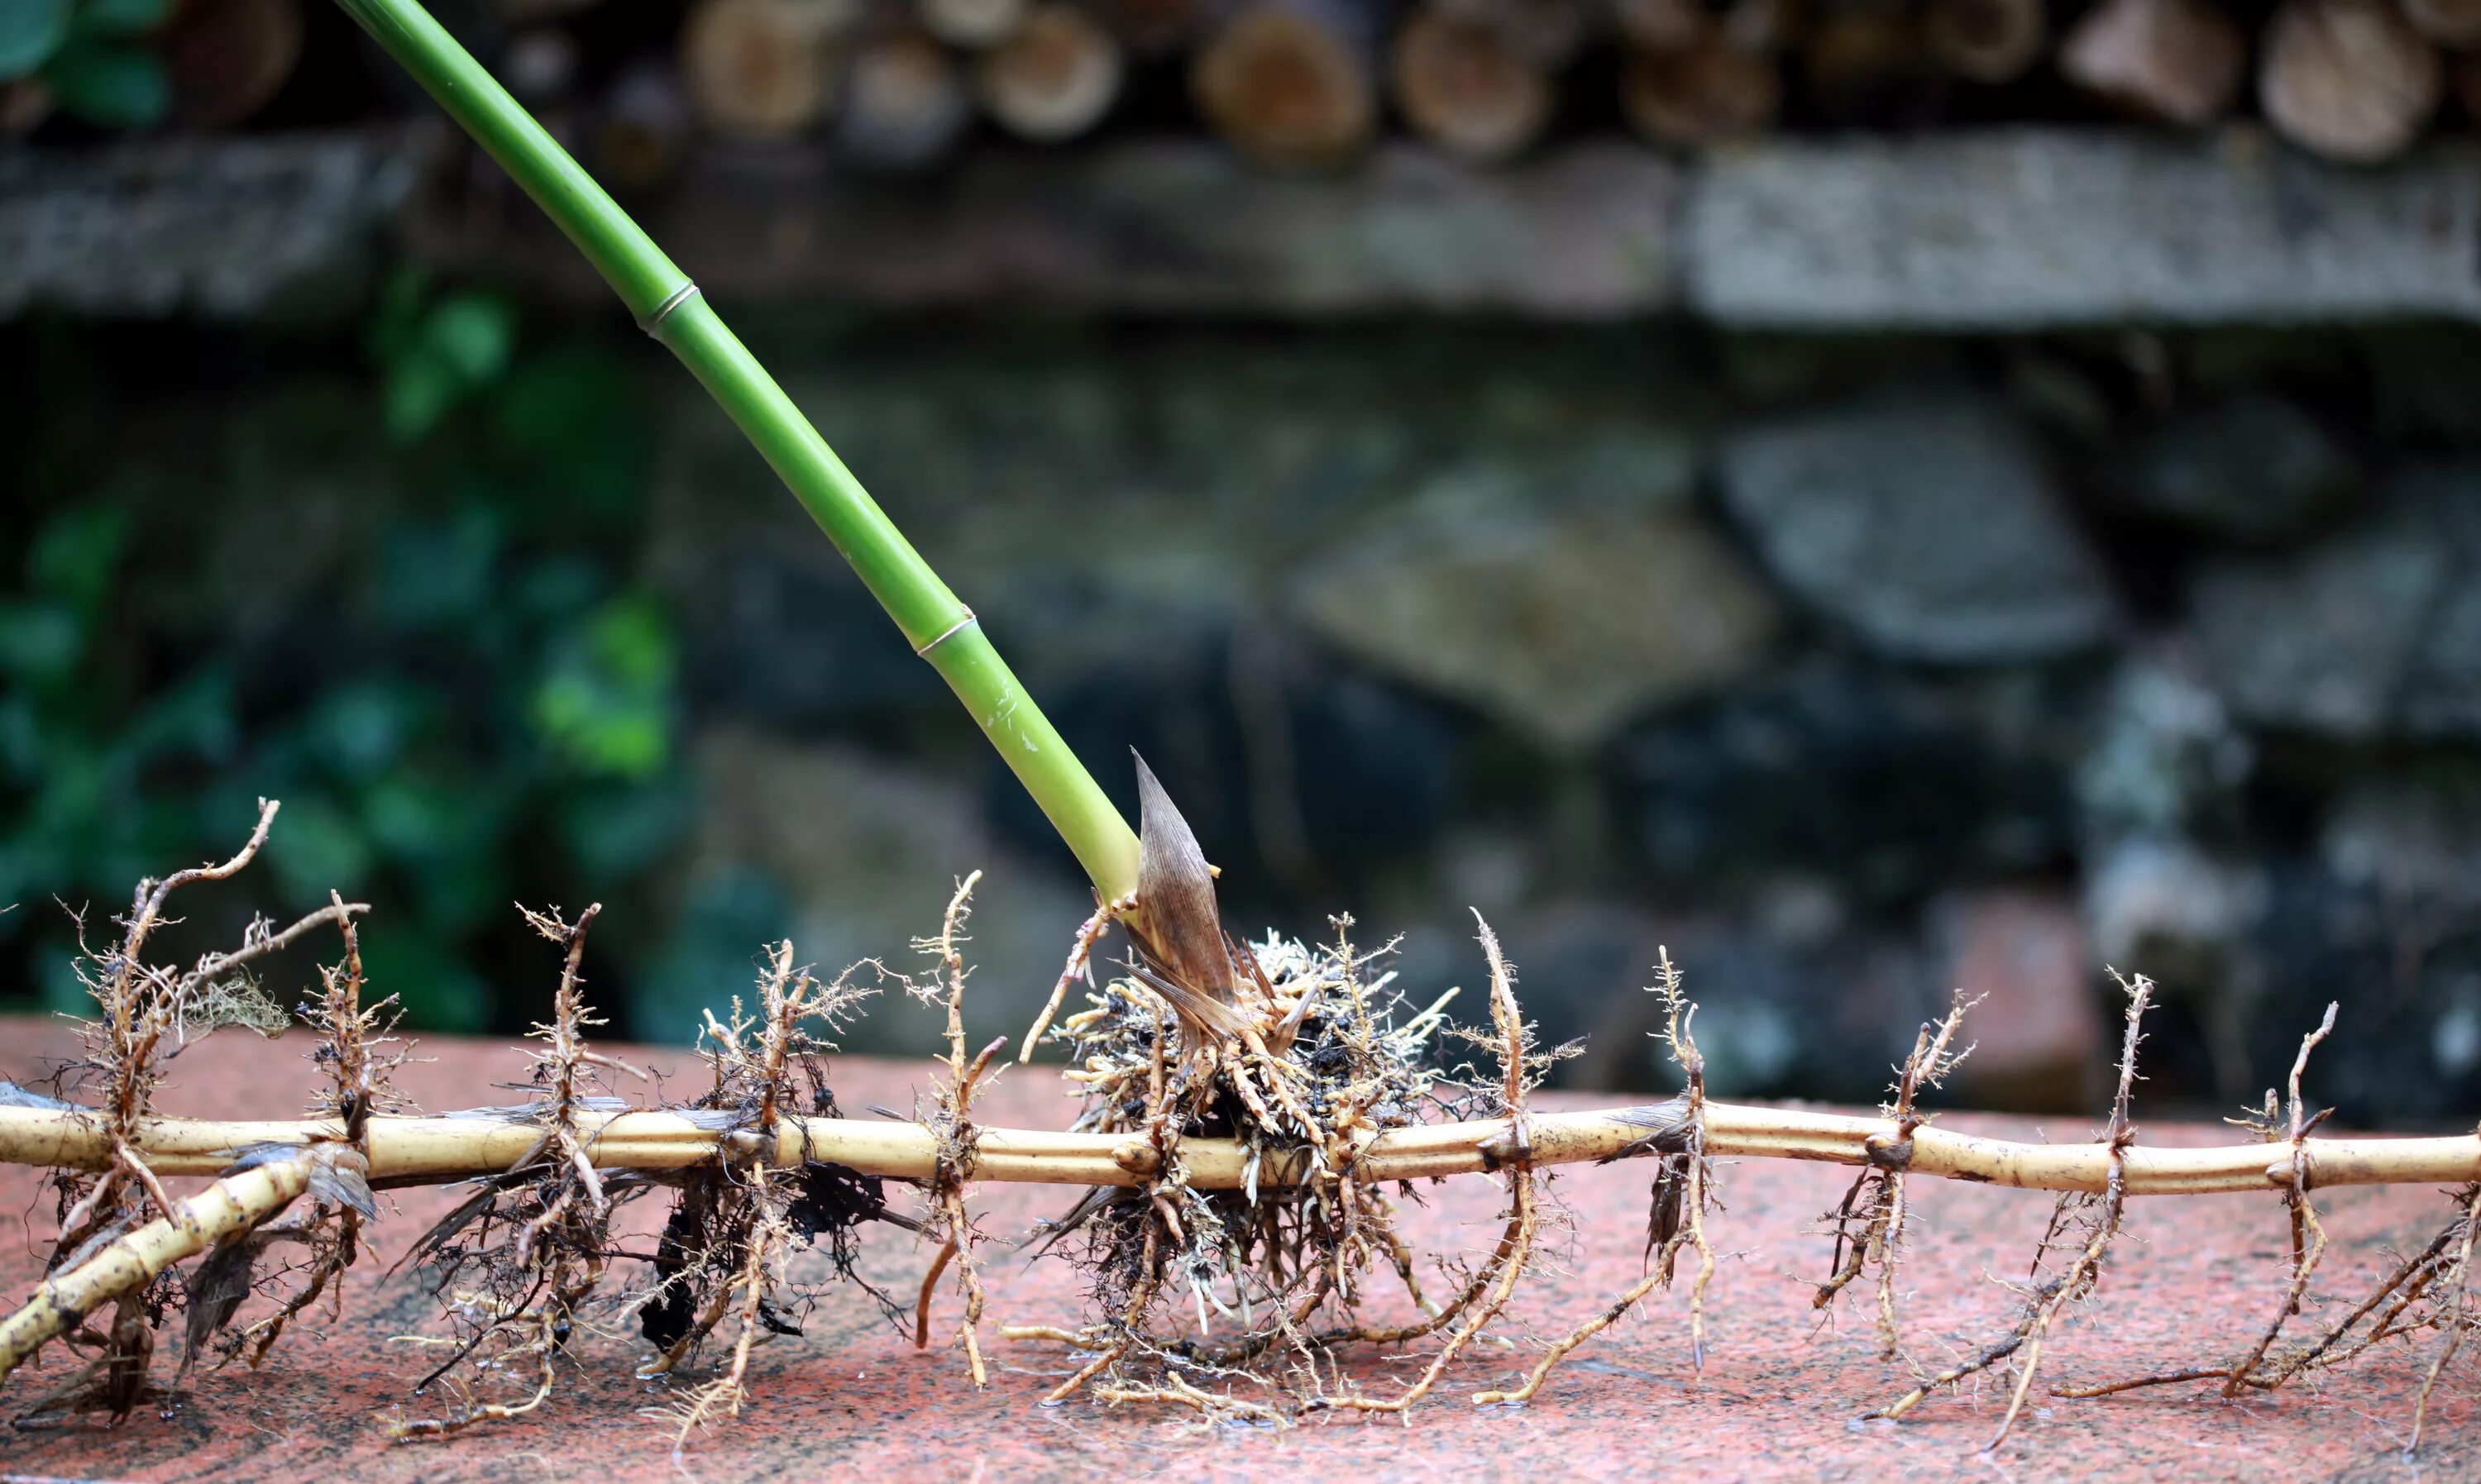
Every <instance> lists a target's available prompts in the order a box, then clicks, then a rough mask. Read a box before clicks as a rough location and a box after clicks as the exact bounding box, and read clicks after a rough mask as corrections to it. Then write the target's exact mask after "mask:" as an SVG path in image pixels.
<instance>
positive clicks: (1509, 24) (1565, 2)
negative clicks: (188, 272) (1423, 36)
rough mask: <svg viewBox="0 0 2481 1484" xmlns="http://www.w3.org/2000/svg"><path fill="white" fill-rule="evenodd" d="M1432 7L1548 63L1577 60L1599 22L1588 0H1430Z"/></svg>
mask: <svg viewBox="0 0 2481 1484" xmlns="http://www.w3.org/2000/svg"><path fill="white" fill-rule="evenodd" d="M1431 9H1433V10H1434V11H1436V12H1437V13H1439V14H1441V15H1443V16H1445V17H1446V18H1447V19H1449V20H1453V21H1460V22H1462V23H1463V24H1465V25H1468V26H1473V27H1476V28H1477V29H1479V30H1482V31H1487V32H1489V33H1490V34H1491V35H1492V36H1493V37H1496V38H1497V39H1499V42H1500V44H1501V45H1502V46H1505V47H1506V48H1507V49H1508V50H1510V51H1512V52H1514V53H1515V54H1516V55H1517V56H1519V57H1521V58H1523V59H1524V60H1525V61H1527V62H1528V63H1530V64H1531V65H1534V66H1537V67H1545V68H1554V67H1561V66H1565V65H1568V64H1569V63H1570V62H1572V61H1574V60H1575V59H1576V56H1577V53H1578V52H1579V51H1580V50H1582V49H1583V47H1584V44H1585V38H1586V36H1587V35H1588V34H1589V33H1590V32H1591V31H1592V30H1593V22H1594V15H1593V13H1592V12H1591V11H1589V10H1587V9H1586V7H1585V5H1584V3H1583V0H1431Z"/></svg>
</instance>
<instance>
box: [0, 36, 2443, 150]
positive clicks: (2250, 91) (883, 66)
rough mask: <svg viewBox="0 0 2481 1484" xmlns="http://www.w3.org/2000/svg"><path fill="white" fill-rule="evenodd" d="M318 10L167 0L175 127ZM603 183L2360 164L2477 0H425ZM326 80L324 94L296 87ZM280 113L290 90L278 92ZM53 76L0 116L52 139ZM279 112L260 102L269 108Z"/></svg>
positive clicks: (2421, 127)
mask: <svg viewBox="0 0 2481 1484" xmlns="http://www.w3.org/2000/svg"><path fill="white" fill-rule="evenodd" d="M325 3H326V0H175V3H174V4H172V5H171V6H170V8H169V9H168V11H167V13H166V19H165V20H164V22H163V23H162V24H161V25H160V26H159V27H158V28H156V29H155V30H154V31H153V32H152V33H151V34H149V35H146V36H144V37H142V38H141V39H140V40H141V42H142V43H143V44H144V45H145V46H147V47H149V48H151V49H152V51H153V52H154V53H155V54H156V56H157V57H158V58H160V60H161V65H162V66H163V69H164V73H165V77H166V80H167V83H168V87H169V91H170V98H171V104H170V110H169V115H168V119H167V125H166V126H167V127H170V128H175V129H184V130H218V129H226V128H232V127H235V126H239V125H244V124H248V123H249V122H250V121H251V120H253V119H260V118H261V117H262V115H263V114H264V113H265V112H266V111H267V110H268V108H269V104H270V102H271V100H273V99H275V98H276V97H278V95H279V94H282V93H285V92H287V91H288V90H291V91H302V89H303V87H304V86H305V85H303V84H302V83H301V79H302V77H303V75H304V74H317V73H319V72H321V71H322V70H323V69H326V68H327V67H328V59H327V58H326V57H325V56H324V55H315V53H316V52H317V47H318V46H319V44H321V36H322V33H320V32H319V30H318V28H317V27H309V28H307V35H308V37H309V42H308V46H309V49H310V50H311V51H312V52H313V53H314V55H313V56H312V57H311V59H310V60H309V61H307V62H305V61H304V60H303V57H304V51H305V15H306V14H308V13H310V12H311V9H312V6H313V5H314V4H317V5H324V4H325ZM438 9H439V10H440V11H441V13H442V14H443V16H445V17H446V18H448V19H449V20H450V21H451V23H452V24H454V25H456V26H457V28H458V29H459V30H460V32H463V33H465V34H467V35H468V36H469V38H470V39H472V40H474V41H475V42H476V44H477V46H478V49H479V50H480V51H482V52H483V54H484V55H486V56H487V57H488V59H489V60H490V62H491V64H492V65H493V66H494V68H495V69H496V70H497V71H498V72H499V73H500V75H501V76H502V77H503V78H504V79H505V80H506V81H507V82H508V83H509V86H510V87H512V88H513V89H515V90H516V91H518V92H519V94H520V96H522V97H523V98H524V99H525V100H526V101H527V102H528V103H529V105H530V106H533V107H535V108H536V109H538V110H539V111H541V112H543V113H545V114H546V115H547V116H549V117H554V118H555V119H564V120H566V121H567V123H568V124H570V125H571V126H573V133H572V137H574V138H576V139H579V140H580V141H582V142H584V143H585V144H586V145H587V147H588V151H589V153H590V154H592V155H593V157H594V161H595V164H596V165H597V167H598V168H599V169H602V170H604V171H606V172H608V175H609V177H610V178H611V179H612V180H613V181H614V183H615V184H618V185H621V186H623V187H629V188H642V187H646V186H650V185H652V184H655V183H656V182H659V181H661V180H662V179H664V178H665V177H666V175H667V174H668V173H669V172H670V171H671V170H672V169H675V168H676V166H677V164H678V162H679V161H681V160H682V159H683V158H685V156H686V154H687V152H688V151H689V150H690V149H691V148H692V146H693V145H694V144H695V143H696V142H697V141H698V140H700V139H709V140H716V141H720V142H725V143H729V144H730V145H732V146H734V147H748V146H753V145H754V146H770V145H776V144H782V143H793V142H804V141H806V142H811V143H822V144H823V145H825V146H826V147H827V148H829V149H830V150H831V151H832V152H834V153H835V154H838V155H840V156H842V157H845V158H847V159H849V160H850V161H852V162H853V163H854V164H856V165H859V166H862V167H866V168H871V169H882V170H910V169H920V168H923V167H925V166H927V165H930V164H932V163H933V162H936V161H938V160H940V159H943V158H945V157H947V156H948V155H950V154H951V153H953V151H954V150H955V149H956V148H957V147H959V145H960V144H962V143H964V142H966V141H968V140H970V139H972V138H974V137H975V135H976V134H977V132H978V131H979V132H980V133H981V134H983V135H984V136H986V137H1004V138H1009V139H1015V140H1021V141H1026V142H1029V143H1037V144H1060V143H1068V142H1072V141H1076V140H1079V139H1083V138H1086V137H1088V136H1091V135H1093V134H1094V133H1096V132H1097V131H1098V130H1107V129H1116V130H1119V131H1122V132H1125V133H1151V134H1162V133H1166V132H1179V131H1182V130H1194V129H1200V128H1202V129H1204V130H1206V131H1209V132H1212V133H1213V134H1214V135H1215V136H1217V137H1218V138H1220V139H1221V140H1223V141H1224V142H1226V143H1228V144H1230V145H1231V146H1232V147H1233V149H1234V150H1236V151H1237V152H1239V153H1240V154H1241V155H1243V156H1245V157H1246V158H1248V159H1250V160H1252V161H1254V162H1257V163H1259V164H1262V165H1265V166H1267V167H1269V168H1273V169H1308V170H1333V169H1343V168H1348V167H1349V166H1350V165H1351V164H1352V163H1353V162H1355V161H1356V160H1358V159H1359V158H1360V157H1362V156H1363V155H1364V154H1365V153H1366V152H1367V150H1368V148H1369V147H1370V145H1371V143H1373V142H1374V141H1375V140H1377V139H1378V138H1380V137H1381V136H1382V135H1385V134H1388V133H1401V134H1406V135H1410V136H1412V137H1415V138H1417V139H1420V140H1422V141H1424V142H1426V143H1431V144H1434V145H1436V146H1437V147H1438V148H1439V149H1440V150H1441V151H1442V152H1444V153H1447V154H1450V155H1453V156H1455V157H1457V158H1460V159H1463V160H1467V161H1471V162H1475V163H1476V164H1484V165H1488V164H1496V163H1500V162H1503V161H1507V160H1511V159H1515V158H1518V157H1520V156H1522V155H1524V154H1525V153H1526V152H1527V151H1528V149H1530V148H1532V147H1533V146H1535V145H1536V144H1538V143H1540V142H1541V141H1543V140H1544V139H1546V138H1547V137H1550V136H1552V135H1554V134H1559V135H1563V136H1566V135H1575V134H1591V133H1595V132H1614V131H1619V130H1627V131H1631V132H1633V133H1634V134H1636V135H1637V136H1638V137H1640V138H1642V139H1644V140H1645V141H1647V142H1649V143H1653V144H1655V145H1658V146H1660V147H1664V148H1697V147H1703V146H1708V145H1712V144H1717V143H1727V142H1729V141H1732V140H1735V139H1741V138H1746V137H1749V136H1752V135H1756V134H1760V133H1763V132H1767V131H1773V130H1848V129H1887V128H1895V129H1904V130H1912V129H1919V128H1921V127H1925V126H1935V125H1941V124H1948V125H1954V126H1960V127H1962V126H1975V125H1986V124H1994V123H2006V122H2027V123H2044V124H2057V123H2076V122H2090V123H2095V124H2115V123H2135V124H2139V125H2143V126H2150V127H2157V128H2174V129H2188V130H2200V129H2208V128H2213V127H2215V126H2218V125H2221V124H2224V123H2227V122H2235V121H2250V120H2256V121H2260V122H2261V123H2262V124H2263V125H2264V126H2265V127H2267V128H2269V129H2271V131H2272V132H2274V133H2275V134H2277V135H2279V136H2280V137H2282V138H2283V139H2285V140H2286V141H2288V142H2289V143H2292V144H2294V145H2296V146H2298V147H2300V148H2303V149H2305V150H2308V151H2311V152H2312V153H2315V154H2319V155H2323V156H2326V157H2328V158H2331V159H2335V160H2340V161H2345V162H2350V163H2356V164H2366V163H2373V162H2378V161H2383V160H2387V159H2390V158H2392V157H2394V156H2396V155H2399V154H2401V153H2402V152H2404V151H2405V150H2406V149H2408V148H2410V147H2411V146H2412V145H2413V144H2414V143H2416V142H2417V141H2418V140H2419V139H2421V138H2422V137H2423V136H2424V135H2427V134H2431V133H2435V132H2439V131H2441V130H2445V129H2458V128H2467V127H2469V124H2470V122H2471V120H2473V119H2474V118H2476V117H2481V0H2261V3H2260V0H2251V3H2249V4H2242V3H2240V0H654V3H646V0H640V3H636V4H628V5H621V4H615V3H614V0H439V4H438ZM306 86H307V87H310V88H316V87H319V86H327V87H332V86H333V85H332V84H324V85H323V84H319V83H315V82H314V83H310V84H307V85H306ZM279 112H280V110H279ZM51 113H52V110H51V108H50V102H49V85H48V82H47V78H46V76H45V74H43V73H42V72H35V73H31V74H29V75H27V76H24V77H20V78H15V79H0V131H5V132H8V133H25V132H29V131H31V130H34V129H36V128H39V127H42V126H43V124H44V121H45V119H46V117H48V116H49V115H50V114H51ZM262 121H263V120H262Z"/></svg>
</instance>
